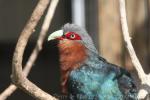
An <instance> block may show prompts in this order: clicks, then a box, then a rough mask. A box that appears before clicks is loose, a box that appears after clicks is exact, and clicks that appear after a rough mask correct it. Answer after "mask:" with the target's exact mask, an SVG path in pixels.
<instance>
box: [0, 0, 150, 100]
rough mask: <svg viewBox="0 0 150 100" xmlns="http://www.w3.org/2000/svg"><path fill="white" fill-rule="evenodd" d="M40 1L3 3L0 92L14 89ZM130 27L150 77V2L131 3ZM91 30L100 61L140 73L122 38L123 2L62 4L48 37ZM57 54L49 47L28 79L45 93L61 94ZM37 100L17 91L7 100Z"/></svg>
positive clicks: (70, 1) (0, 13) (67, 1)
mask: <svg viewBox="0 0 150 100" xmlns="http://www.w3.org/2000/svg"><path fill="white" fill-rule="evenodd" d="M37 2H38V0H0V92H2V91H3V90H4V89H5V88H6V87H7V86H8V85H9V84H10V82H11V81H10V80H11V79H10V75H11V60H12V56H13V51H14V49H15V45H16V42H17V39H18V37H19V35H20V32H21V31H22V29H23V27H24V26H25V24H26V22H27V20H28V19H29V18H30V15H31V13H32V11H33V9H34V8H35V6H36V4H37ZM126 3H127V5H126V9H127V18H128V26H129V31H130V33H131V34H130V36H131V37H132V42H133V46H134V48H135V51H136V53H137V56H138V58H139V60H140V62H141V63H142V65H143V68H144V70H145V72H146V73H149V72H150V0H126ZM43 19H44V16H43V17H42V19H41V20H40V22H39V24H38V26H37V27H36V29H35V30H36V31H35V32H34V34H33V35H32V37H31V38H30V41H29V44H28V46H27V48H26V51H25V54H24V61H23V65H25V63H26V61H27V59H28V57H29V56H30V53H31V52H32V49H33V48H34V46H35V43H36V40H37V37H38V34H39V31H40V28H41V24H42V22H43ZM68 22H69V23H76V24H78V25H80V26H81V27H84V28H86V29H87V31H88V33H89V34H90V35H91V36H92V38H93V40H94V43H95V45H96V47H97V49H98V50H99V53H100V55H101V56H103V57H104V58H106V59H107V60H108V61H109V62H112V63H114V64H117V65H119V66H125V67H126V68H127V69H128V70H129V71H131V73H135V75H136V72H135V70H134V68H133V65H132V63H131V60H130V57H129V55H128V52H127V50H126V48H125V44H124V41H123V38H122V32H121V25H120V15H119V2H118V0H60V1H59V4H58V7H57V9H56V12H55V15H54V18H53V21H52V24H51V26H50V28H49V33H51V32H53V31H55V30H58V29H60V28H61V27H62V25H64V24H65V23H68ZM59 76H60V75H59V64H58V56H57V48H56V47H55V45H54V44H51V43H47V41H45V43H44V45H43V50H42V51H41V52H40V54H39V56H38V59H37V60H36V62H35V64H34V65H33V69H32V71H31V73H30V74H29V76H28V78H29V79H30V80H31V81H33V82H34V83H35V84H36V85H38V86H39V87H40V88H42V89H43V90H44V91H46V92H48V93H51V94H54V95H57V94H60V93H61V92H60V84H59V78H60V77H59ZM18 98H21V100H34V99H33V98H32V97H30V96H28V95H27V94H26V93H24V92H22V91H21V90H19V89H18V90H17V91H15V92H14V93H13V95H11V96H10V97H9V98H8V100H18Z"/></svg>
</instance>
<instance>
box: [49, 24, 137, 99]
mask: <svg viewBox="0 0 150 100" xmlns="http://www.w3.org/2000/svg"><path fill="white" fill-rule="evenodd" d="M58 32H63V33H60V34H61V35H60V34H59V33H58ZM51 39H57V40H59V45H58V48H59V52H60V65H61V67H60V68H61V75H62V78H61V85H62V89H63V92H64V93H66V94H67V95H68V99H70V100H137V88H136V85H135V83H134V80H133V79H132V77H131V75H130V73H129V72H128V71H126V70H125V69H123V68H121V67H118V66H116V65H114V64H111V63H109V62H107V61H106V60H105V59H104V58H102V57H101V56H99V55H98V52H97V50H96V48H95V46H94V44H93V42H92V39H91V38H90V36H89V35H88V34H87V32H86V31H85V30H84V29H82V28H80V27H79V26H77V25H74V24H66V25H64V27H63V28H62V31H57V33H56V32H55V35H54V34H52V35H50V36H49V40H51Z"/></svg>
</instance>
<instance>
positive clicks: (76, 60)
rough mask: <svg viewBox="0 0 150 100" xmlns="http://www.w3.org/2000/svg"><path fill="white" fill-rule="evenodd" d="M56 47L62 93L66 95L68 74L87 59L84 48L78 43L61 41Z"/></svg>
mask: <svg viewBox="0 0 150 100" xmlns="http://www.w3.org/2000/svg"><path fill="white" fill-rule="evenodd" d="M58 47H59V52H60V65H61V86H62V92H63V93H67V80H68V76H69V73H70V72H71V71H72V70H74V69H77V68H79V67H80V66H81V65H82V64H83V62H84V61H85V59H86V58H87V54H86V48H85V47H84V45H83V44H81V43H80V42H74V41H71V40H64V41H61V42H60V43H59V45H58Z"/></svg>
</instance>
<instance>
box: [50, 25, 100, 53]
mask: <svg viewBox="0 0 150 100" xmlns="http://www.w3.org/2000/svg"><path fill="white" fill-rule="evenodd" d="M54 39H56V40H59V41H60V43H61V42H62V43H63V42H64V41H70V43H72V42H79V43H81V44H82V45H84V46H85V47H86V48H87V49H88V50H90V51H92V52H94V53H98V52H97V50H96V48H95V46H94V44H93V41H92V39H91V37H90V36H89V35H88V33H87V32H86V30H85V29H83V28H81V27H79V26H77V25H75V24H69V23H67V24H65V25H64V26H63V27H62V29H61V30H58V31H55V32H53V33H52V34H50V35H49V37H48V41H50V40H54Z"/></svg>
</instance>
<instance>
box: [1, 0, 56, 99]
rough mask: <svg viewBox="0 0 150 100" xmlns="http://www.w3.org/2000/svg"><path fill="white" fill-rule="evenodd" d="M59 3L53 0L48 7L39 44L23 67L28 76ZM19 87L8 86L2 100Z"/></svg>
mask: <svg viewBox="0 0 150 100" xmlns="http://www.w3.org/2000/svg"><path fill="white" fill-rule="evenodd" d="M57 4H58V0H52V1H51V3H50V6H49V8H48V12H47V14H46V17H45V19H44V23H43V25H42V28H41V31H40V35H39V38H38V41H37V44H36V46H35V48H34V50H33V52H32V54H31V56H30V57H29V59H28V61H27V63H26V65H25V67H24V69H23V73H24V74H25V76H27V75H28V74H29V72H30V70H31V68H32V65H33V64H34V62H35V60H36V58H37V56H38V54H39V51H41V49H42V44H43V41H44V39H45V36H46V33H47V31H48V28H49V26H50V24H51V21H52V18H53V16H54V12H55V10H56V6H57ZM16 89H17V87H16V86H15V85H14V84H10V85H9V86H8V88H6V89H5V90H4V91H3V92H2V93H1V94H0V100H5V99H7V97H9V96H10V95H11V94H12V93H13V92H14V91H15V90H16Z"/></svg>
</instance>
